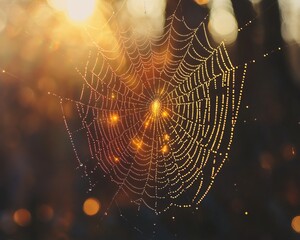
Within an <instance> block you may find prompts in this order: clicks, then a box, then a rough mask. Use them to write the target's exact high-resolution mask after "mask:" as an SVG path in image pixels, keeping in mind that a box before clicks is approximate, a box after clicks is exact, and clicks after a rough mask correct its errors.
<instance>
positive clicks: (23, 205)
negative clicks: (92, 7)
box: [0, 0, 300, 240]
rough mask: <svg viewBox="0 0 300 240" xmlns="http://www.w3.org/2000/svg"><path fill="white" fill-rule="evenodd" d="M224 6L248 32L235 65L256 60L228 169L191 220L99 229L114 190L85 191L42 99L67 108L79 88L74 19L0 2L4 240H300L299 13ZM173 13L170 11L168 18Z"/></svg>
mask: <svg viewBox="0 0 300 240" xmlns="http://www.w3.org/2000/svg"><path fill="white" fill-rule="evenodd" d="M103 1H104V0H103ZM136 1H137V0H136ZM60 2H63V1H60ZM73 2H75V1H73ZM83 2H85V1H83ZM88 2H89V1H86V2H85V5H84V6H85V7H84V8H89V5H88ZM98 2H99V5H101V1H98ZM111 2H114V1H111ZM116 2H118V1H116ZM131 2H132V1H131ZM153 2H156V1H153ZM210 2H218V0H214V1H213V0H211V1H208V0H207V1H205V0H197V1H183V2H182V12H183V15H185V16H187V17H186V18H187V21H190V22H191V23H194V22H199V21H201V20H203V17H204V16H205V15H206V14H207V13H208V11H209V8H210V7H211V6H212V4H211V3H210ZM219 2H220V1H219ZM226 2H230V4H231V6H232V10H233V16H234V17H235V19H236V21H237V23H238V26H239V27H243V26H244V27H243V29H242V31H241V33H240V34H239V35H238V37H237V39H233V40H232V43H231V46H232V52H233V53H234V54H235V55H234V58H235V59H236V62H238V63H241V64H242V63H245V62H248V61H251V60H253V59H255V60H256V63H255V64H250V65H249V68H248V73H247V78H246V83H245V88H244V98H243V101H242V107H241V110H240V116H239V120H238V124H237V127H236V130H235V137H234V143H233V146H232V152H231V155H230V161H228V162H227V163H226V164H225V166H224V168H223V169H222V172H221V173H220V174H219V176H218V177H217V180H216V182H215V185H214V186H213V188H212V190H211V191H210V192H209V194H208V195H207V197H206V198H205V199H204V201H203V202H202V204H201V205H200V206H199V209H198V210H197V211H194V210H193V209H191V210H185V211H179V210H178V211H177V210H172V211H170V213H167V214H165V215H164V216H159V217H157V219H153V217H152V216H151V214H149V213H148V211H147V210H143V211H142V212H141V213H140V215H139V216H138V217H137V218H136V219H133V220H131V218H123V217H120V216H119V213H118V209H115V210H112V213H111V216H110V217H109V218H107V219H106V220H101V218H100V217H99V215H101V214H103V212H101V211H103V209H102V208H101V197H99V196H101V192H106V191H107V190H109V188H110V186H109V185H107V184H102V185H101V183H99V184H98V185H97V186H96V187H95V188H94V189H93V191H92V192H88V191H87V187H88V186H87V185H86V183H85V181H84V180H83V179H82V173H81V172H79V171H78V170H76V167H77V163H76V160H75V156H74V152H73V149H72V146H71V144H70V141H69V138H68V134H67V132H66V129H65V125H64V123H63V118H62V113H61V109H60V105H59V99H58V98H56V97H54V96H52V95H51V94H50V95H48V92H49V91H50V92H52V93H56V94H59V95H61V96H73V94H74V92H77V91H78V88H79V87H80V85H81V80H80V78H79V77H78V74H77V72H76V70H75V68H76V66H78V65H80V64H82V62H84V61H86V58H83V56H84V55H85V54H86V49H87V47H86V46H85V43H86V42H87V41H88V39H87V36H86V33H85V32H84V31H82V23H80V24H78V23H77V20H81V19H76V18H72V17H74V16H73V15H72V12H71V11H69V12H68V14H65V12H64V9H63V8H60V5H59V1H50V0H49V1H46V0H40V1H36V0H14V1H11V0H0V71H1V72H0V239H1V240H2V239H3V240H34V239H36V240H50V239H51V240H54V239H59V240H68V239H70V240H73V239H74V240H77V239H78V240H82V239H87V240H93V239H201V240H202V239H203V240H219V239H221V240H223V239H230V240H233V239H243V240H247V239H249V240H250V239H251V240H252V239H257V240H277V239H278V240H283V239H284V240H285V239H290V240H296V239H300V174H299V173H300V158H299V151H300V141H299V139H300V107H299V105H300V68H299V66H300V47H299V46H300V1H298V0H232V1H226ZM175 5H176V1H171V0H169V1H167V10H168V9H172V6H173V8H174V6H175ZM170 6H171V7H170ZM86 14H88V12H87V13H86ZM82 17H83V18H84V16H82ZM249 21H251V23H249ZM248 23H249V24H248ZM265 54H268V55H267V56H266V55H265ZM264 56H265V57H264ZM91 197H92V199H90V198H91ZM87 199H89V200H90V202H87V201H86V200H87ZM89 204H90V205H89ZM84 206H85V207H84ZM97 207H98V208H99V209H97ZM131 207H132V206H122V211H123V212H125V213H126V212H127V213H128V212H129V214H128V215H130V209H131ZM95 209H96V210H95ZM94 210H95V212H97V211H98V210H99V213H98V214H96V215H93V214H92V213H93V211H94ZM89 211H92V213H91V214H89ZM90 215H93V216H90ZM153 223H154V224H155V225H154V226H149V225H151V224H153ZM137 225H138V226H139V229H140V231H141V232H140V231H137V230H136V229H135V227H136V226H137ZM143 225H144V227H143V228H141V227H140V226H143ZM153 231H155V233H153Z"/></svg>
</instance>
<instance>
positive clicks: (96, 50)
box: [61, 5, 247, 214]
mask: <svg viewBox="0 0 300 240" xmlns="http://www.w3.org/2000/svg"><path fill="white" fill-rule="evenodd" d="M178 6H179V5H178ZM178 6H177V8H176V10H175V11H174V13H173V14H172V15H170V16H169V17H168V18H167V19H166V22H165V27H164V30H163V33H162V34H161V35H160V36H158V37H153V36H150V35H147V36H145V35H139V34H137V33H136V32H135V29H134V28H133V27H124V26H121V25H120V24H118V23H116V21H114V19H117V17H116V16H117V14H115V15H114V16H113V17H112V18H111V19H112V20H111V19H110V22H108V23H107V26H108V25H111V26H113V27H114V31H110V32H109V33H108V31H106V30H107V28H104V27H103V29H101V31H102V33H101V34H103V36H104V35H105V34H110V35H112V36H113V38H110V41H109V42H103V41H102V43H98V42H96V41H93V42H94V47H93V48H92V50H91V51H90V52H89V56H88V60H87V62H86V64H85V66H84V68H83V70H81V71H80V70H78V73H79V75H80V76H81V78H82V88H81V92H80V94H79V95H80V96H79V97H78V99H68V98H62V99H61V106H62V111H63V117H64V121H65V124H66V128H67V131H68V134H69V137H70V140H71V143H72V145H73V148H74V152H75V155H76V158H77V160H78V162H79V165H80V167H81V168H83V169H84V172H85V174H86V175H87V177H88V178H89V179H90V180H89V181H90V186H91V188H93V187H94V186H95V184H96V183H95V182H94V181H92V180H91V176H92V175H93V174H95V172H97V171H99V170H100V171H101V172H103V174H104V176H106V177H108V178H109V179H110V180H111V182H113V183H114V184H115V185H116V186H117V189H116V192H115V195H114V196H113V199H115V198H116V197H117V196H118V195H120V194H121V195H122V194H123V195H124V194H125V195H126V196H127V197H128V198H129V199H130V201H131V202H133V203H135V204H137V205H138V206H141V205H144V206H147V207H148V208H150V209H152V210H153V211H154V212H155V213H157V214H159V213H162V212H164V211H166V210H168V209H169V208H170V207H172V206H173V207H192V206H195V205H197V204H199V203H200V202H201V201H202V200H203V198H204V197H205V196H206V194H207V193H208V191H209V190H210V188H211V187H212V185H213V183H214V180H215V177H216V176H217V174H218V173H219V171H220V170H221V168H222V166H223V164H224V162H225V161H226V160H227V159H228V154H229V151H230V147H231V144H232V141H233V133H234V128H235V125H236V121H237V118H238V112H239V107H240V102H241V98H242V91H243V83H244V79H245V74H246V69H247V65H244V67H238V66H235V65H233V63H232V61H231V59H230V56H229V54H228V51H227V48H226V45H225V43H224V42H221V43H220V44H219V45H218V46H216V47H214V46H212V44H211V42H210V39H209V34H208V31H207V18H205V19H204V20H203V21H202V22H201V23H200V24H199V25H198V26H196V27H191V26H189V24H188V23H187V22H186V20H185V19H184V18H183V17H182V16H180V14H179V11H178ZM98 30H99V29H98ZM98 30H97V31H98ZM149 32H151V30H149ZM70 106H71V108H72V109H73V110H74V111H73V113H72V114H68V113H67V112H69V111H70V110H69V108H70ZM78 120H79V121H78ZM84 146H87V147H84Z"/></svg>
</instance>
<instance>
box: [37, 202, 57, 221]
mask: <svg viewBox="0 0 300 240" xmlns="http://www.w3.org/2000/svg"><path fill="white" fill-rule="evenodd" d="M53 216H54V210H53V208H52V207H51V206H49V205H46V204H43V205H41V206H39V207H38V209H37V217H38V218H39V219H40V220H41V221H45V222H46V221H50V220H51V219H52V218H53Z"/></svg>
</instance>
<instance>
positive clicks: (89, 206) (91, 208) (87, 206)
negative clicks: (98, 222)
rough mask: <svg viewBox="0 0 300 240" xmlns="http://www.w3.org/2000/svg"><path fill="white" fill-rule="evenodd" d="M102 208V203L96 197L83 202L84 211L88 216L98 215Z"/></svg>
mask: <svg viewBox="0 0 300 240" xmlns="http://www.w3.org/2000/svg"><path fill="white" fill-rule="evenodd" d="M100 208H101V204H100V202H99V200H98V199H96V198H88V199H86V200H85V201H84V203H83V207H82V209H83V212H84V213H85V214H86V215H88V216H94V215H96V214H97V213H98V212H99V211H100Z"/></svg>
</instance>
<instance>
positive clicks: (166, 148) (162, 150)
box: [161, 145, 169, 154]
mask: <svg viewBox="0 0 300 240" xmlns="http://www.w3.org/2000/svg"><path fill="white" fill-rule="evenodd" d="M161 152H162V154H167V153H169V146H168V145H164V146H163V147H162V148H161Z"/></svg>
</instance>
